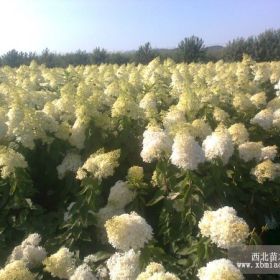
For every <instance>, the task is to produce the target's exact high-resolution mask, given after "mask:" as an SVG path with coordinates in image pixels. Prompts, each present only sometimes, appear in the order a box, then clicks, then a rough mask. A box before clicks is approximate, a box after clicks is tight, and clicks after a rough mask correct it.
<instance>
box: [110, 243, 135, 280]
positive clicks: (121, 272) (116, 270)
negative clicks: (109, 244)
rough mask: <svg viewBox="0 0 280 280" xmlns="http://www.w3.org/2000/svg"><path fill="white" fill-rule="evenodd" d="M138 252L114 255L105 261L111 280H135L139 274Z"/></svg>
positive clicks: (129, 251) (132, 251)
mask: <svg viewBox="0 0 280 280" xmlns="http://www.w3.org/2000/svg"><path fill="white" fill-rule="evenodd" d="M139 257H140V252H135V251H134V250H133V249H131V250H128V251H126V252H124V253H115V254H114V255H112V256H111V257H110V258H109V259H108V261H107V267H108V269H109V273H110V279H111V280H124V279H125V280H135V279H136V277H137V275H138V274H139V273H140V259H139Z"/></svg>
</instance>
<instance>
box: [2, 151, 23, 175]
mask: <svg viewBox="0 0 280 280" xmlns="http://www.w3.org/2000/svg"><path fill="white" fill-rule="evenodd" d="M27 166H28V165H27V162H26V161H25V158H24V156H23V155H22V154H20V153H18V152H16V151H15V150H13V149H10V148H6V147H4V146H0V169H1V177H2V178H3V179H4V178H7V177H9V176H10V175H11V174H12V173H13V172H15V170H16V169H17V168H27Z"/></svg>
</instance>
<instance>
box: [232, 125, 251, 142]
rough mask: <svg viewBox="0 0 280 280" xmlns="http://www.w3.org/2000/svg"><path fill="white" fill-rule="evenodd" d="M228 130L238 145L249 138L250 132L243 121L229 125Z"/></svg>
mask: <svg viewBox="0 0 280 280" xmlns="http://www.w3.org/2000/svg"><path fill="white" fill-rule="evenodd" d="M228 132H229V134H230V135H231V138H232V141H233V142H234V143H235V144H236V145H240V144H242V143H244V142H246V141H248V139H249V133H248V131H247V129H246V127H245V125H244V124H243V123H236V124H233V125H232V126H230V127H229V129H228Z"/></svg>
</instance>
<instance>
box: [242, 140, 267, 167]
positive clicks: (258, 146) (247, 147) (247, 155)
mask: <svg viewBox="0 0 280 280" xmlns="http://www.w3.org/2000/svg"><path fill="white" fill-rule="evenodd" d="M262 148H263V144H262V142H245V143H243V144H241V145H239V146H238V152H239V157H240V158H241V159H242V160H244V161H245V162H248V161H250V160H256V161H259V160H260V158H261V153H262Z"/></svg>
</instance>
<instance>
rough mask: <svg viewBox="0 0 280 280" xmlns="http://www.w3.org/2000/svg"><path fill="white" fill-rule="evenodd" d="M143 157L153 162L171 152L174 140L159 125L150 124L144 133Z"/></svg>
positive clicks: (146, 160) (144, 159)
mask: <svg viewBox="0 0 280 280" xmlns="http://www.w3.org/2000/svg"><path fill="white" fill-rule="evenodd" d="M143 138H144V139H143V149H142V151H141V157H142V159H143V161H145V162H152V161H153V160H155V159H160V158H162V157H164V156H165V155H169V154H170V153H171V146H172V140H171V139H170V137H169V136H168V135H167V133H166V132H165V131H164V130H162V129H161V128H159V127H155V126H149V127H148V129H147V130H145V132H144V134H143Z"/></svg>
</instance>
